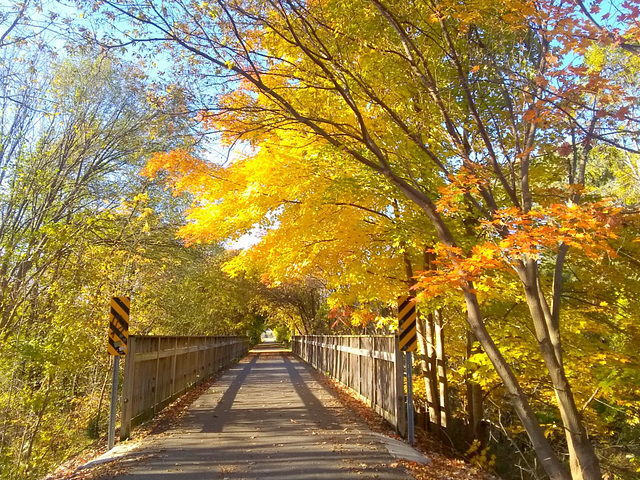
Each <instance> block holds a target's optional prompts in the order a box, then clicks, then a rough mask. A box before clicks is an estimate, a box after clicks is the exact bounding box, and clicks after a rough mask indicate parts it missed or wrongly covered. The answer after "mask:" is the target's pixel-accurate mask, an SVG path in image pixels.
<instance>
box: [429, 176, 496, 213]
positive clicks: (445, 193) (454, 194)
mask: <svg viewBox="0 0 640 480" xmlns="http://www.w3.org/2000/svg"><path fill="white" fill-rule="evenodd" d="M449 180H450V181H451V183H450V184H449V185H447V186H444V187H440V188H439V189H438V191H439V192H440V194H441V197H440V199H439V200H438V201H437V202H436V205H437V210H438V212H441V213H442V212H445V213H446V214H447V215H452V214H454V213H456V212H457V211H458V205H457V204H458V203H460V202H461V201H462V198H463V196H464V195H467V194H472V195H473V194H477V193H478V192H479V190H480V187H481V186H482V185H483V184H485V183H486V180H485V179H484V178H483V177H482V176H481V174H480V173H479V171H475V172H472V171H471V170H470V169H468V168H465V167H463V168H461V169H460V171H459V172H458V173H457V175H455V176H454V175H450V176H449Z"/></svg>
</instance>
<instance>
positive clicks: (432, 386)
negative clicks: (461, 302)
mask: <svg viewBox="0 0 640 480" xmlns="http://www.w3.org/2000/svg"><path fill="white" fill-rule="evenodd" d="M425 326H426V327H427V328H426V331H425V334H426V335H425V343H426V350H425V351H424V352H425V353H424V354H425V357H426V363H427V365H428V371H427V375H428V381H427V378H426V377H425V386H426V387H427V407H428V409H429V424H430V425H433V427H434V428H433V432H434V433H435V434H437V435H438V436H440V426H441V424H440V395H439V393H438V380H437V367H436V349H435V345H434V340H435V326H434V320H433V313H428V314H427V318H426V322H425Z"/></svg>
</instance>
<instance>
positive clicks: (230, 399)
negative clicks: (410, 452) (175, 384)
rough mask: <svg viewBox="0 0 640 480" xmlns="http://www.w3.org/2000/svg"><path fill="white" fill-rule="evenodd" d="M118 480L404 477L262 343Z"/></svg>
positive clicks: (361, 428)
mask: <svg viewBox="0 0 640 480" xmlns="http://www.w3.org/2000/svg"><path fill="white" fill-rule="evenodd" d="M142 448H143V449H144V451H143V453H144V454H143V455H142V456H140V458H141V460H140V461H138V462H137V463H136V464H135V465H134V466H133V468H132V469H131V470H130V471H129V473H128V474H126V475H122V476H120V477H117V478H120V479H123V480H125V479H126V480H151V479H153V480H164V479H169V478H171V479H179V478H183V479H185V480H186V479H189V480H191V479H194V480H197V479H207V480H213V479H234V480H240V479H270V480H271V479H272V480H302V479H326V480H342V479H369V478H372V479H373V478H376V479H388V480H404V479H410V478H412V477H410V476H408V475H407V474H406V473H405V471H404V469H403V468H402V467H401V466H400V467H397V466H392V464H394V460H393V459H392V458H391V456H390V454H389V453H388V450H387V449H386V448H385V447H384V445H383V444H382V443H381V441H380V438H379V436H376V435H375V434H372V432H371V431H370V430H369V429H368V428H367V427H366V425H365V424H364V423H363V422H362V421H361V420H360V419H358V418H357V417H356V416H355V415H354V414H353V413H352V412H351V411H349V410H348V409H346V408H345V407H344V406H343V405H342V404H341V403H340V402H339V401H338V400H337V399H336V398H335V396H334V395H333V394H332V393H331V392H330V391H329V390H328V389H326V388H325V387H324V386H322V385H321V384H320V383H319V382H317V381H316V380H314V376H313V374H312V371H311V369H310V367H308V366H307V365H306V364H304V363H302V362H301V361H300V360H298V359H297V358H296V357H295V356H293V355H291V354H290V353H288V352H286V351H284V350H281V349H280V348H279V347H278V346H277V345H274V344H271V345H269V344H262V345H261V346H260V347H259V348H257V349H255V350H252V352H251V353H250V354H249V356H247V357H246V358H245V359H244V360H243V361H241V362H240V363H238V364H236V365H234V366H233V367H232V368H231V369H230V370H229V371H227V372H226V373H225V374H224V375H223V376H222V377H221V378H220V379H219V380H218V381H217V382H216V383H215V384H214V385H213V387H212V389H210V390H209V391H207V393H205V394H204V395H202V396H201V397H200V398H198V399H197V400H196V401H195V402H194V403H193V405H192V406H191V408H190V410H189V412H188V414H187V415H186V416H185V418H184V419H183V420H182V422H181V424H180V425H179V426H178V427H176V428H174V429H173V430H170V431H169V432H167V434H165V435H163V436H159V437H158V436H156V437H153V438H151V440H149V441H148V442H146V443H145V446H143V447H142Z"/></svg>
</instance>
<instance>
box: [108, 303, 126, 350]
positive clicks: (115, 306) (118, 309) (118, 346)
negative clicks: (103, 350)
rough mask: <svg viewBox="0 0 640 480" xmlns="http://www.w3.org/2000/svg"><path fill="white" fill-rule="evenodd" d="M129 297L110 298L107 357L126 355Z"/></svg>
mask: <svg viewBox="0 0 640 480" xmlns="http://www.w3.org/2000/svg"><path fill="white" fill-rule="evenodd" d="M130 305H131V302H130V301H129V297H112V298H111V314H110V315H109V344H108V345H107V350H108V351H109V355H118V356H122V355H126V354H127V341H128V340H129V306H130Z"/></svg>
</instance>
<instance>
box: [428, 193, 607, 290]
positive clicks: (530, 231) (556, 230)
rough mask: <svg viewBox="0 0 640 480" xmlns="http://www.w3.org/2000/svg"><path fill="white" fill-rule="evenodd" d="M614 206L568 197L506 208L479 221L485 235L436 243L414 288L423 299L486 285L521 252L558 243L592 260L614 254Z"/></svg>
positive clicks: (544, 250) (538, 253)
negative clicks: (430, 264)
mask: <svg viewBox="0 0 640 480" xmlns="http://www.w3.org/2000/svg"><path fill="white" fill-rule="evenodd" d="M618 213H619V209H617V208H615V207H613V206H612V205H611V204H610V203H609V202H606V201H602V202H596V203H591V204H586V205H576V204H574V203H571V202H567V203H563V204H552V205H549V206H546V207H538V208H536V209H534V210H532V211H530V212H527V213H524V212H522V211H521V210H520V209H518V208H515V207H511V208H504V209H501V210H499V211H497V212H496V213H495V215H494V218H493V220H485V221H483V222H482V225H481V227H480V228H481V229H483V230H484V234H485V237H486V238H488V240H487V241H486V242H485V243H482V244H477V245H474V246H473V247H472V248H471V249H470V251H467V252H465V251H464V250H463V249H462V248H459V247H450V246H445V245H442V244H439V245H437V246H436V247H435V248H434V249H433V252H434V253H436V255H437V257H438V261H437V262H434V263H435V264H437V269H436V270H430V271H426V272H420V273H419V276H418V283H417V285H416V288H417V289H419V290H420V291H421V292H420V294H419V297H420V298H421V299H423V300H429V299H434V298H437V297H441V296H444V295H446V294H448V293H449V292H452V291H455V290H459V289H460V288H461V287H462V286H463V285H465V284H470V283H474V284H476V286H477V285H480V284H482V285H485V286H486V284H490V283H491V282H492V279H491V276H492V275H494V274H495V273H496V272H499V271H503V272H506V271H510V270H511V267H512V264H514V263H515V262H518V261H520V260H521V259H522V258H523V256H527V257H532V258H537V259H541V258H543V257H544V256H545V255H548V254H549V253H551V255H553V254H554V253H555V251H556V249H557V248H558V246H559V245H560V244H561V243H565V244H566V245H568V246H569V247H571V248H572V249H573V250H574V251H579V252H581V253H582V254H583V255H585V256H586V257H588V258H591V259H593V260H599V259H601V258H602V257H603V256H604V255H608V256H610V257H615V255H616V253H615V251H614V250H613V249H612V248H611V246H610V241H611V240H613V239H615V238H616V234H615V232H614V230H615V227H616V226H617V224H618V223H619V221H618V218H617V215H618Z"/></svg>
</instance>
